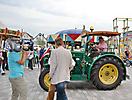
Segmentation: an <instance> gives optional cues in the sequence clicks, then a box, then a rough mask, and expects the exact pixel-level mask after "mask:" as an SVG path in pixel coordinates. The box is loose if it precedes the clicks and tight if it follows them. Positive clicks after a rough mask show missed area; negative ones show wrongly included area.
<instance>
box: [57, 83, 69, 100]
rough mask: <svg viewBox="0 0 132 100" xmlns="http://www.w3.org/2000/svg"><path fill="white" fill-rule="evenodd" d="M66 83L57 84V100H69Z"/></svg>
mask: <svg viewBox="0 0 132 100" xmlns="http://www.w3.org/2000/svg"><path fill="white" fill-rule="evenodd" d="M65 84H66V82H61V83H58V84H56V92H57V99H56V100H68V98H67V96H66V92H65Z"/></svg>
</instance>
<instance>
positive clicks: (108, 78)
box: [99, 64, 118, 85]
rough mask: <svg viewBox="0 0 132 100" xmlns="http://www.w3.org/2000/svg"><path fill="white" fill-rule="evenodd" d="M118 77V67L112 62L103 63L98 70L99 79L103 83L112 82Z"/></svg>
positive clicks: (108, 83)
mask: <svg viewBox="0 0 132 100" xmlns="http://www.w3.org/2000/svg"><path fill="white" fill-rule="evenodd" d="M117 78H118V69H117V67H116V66H115V65H114V64H105V65H103V66H102V67H101V68H100V70H99V79H100V81H101V82H102V83H103V84H107V85H110V84H113V83H114V82H115V81H116V80H117Z"/></svg>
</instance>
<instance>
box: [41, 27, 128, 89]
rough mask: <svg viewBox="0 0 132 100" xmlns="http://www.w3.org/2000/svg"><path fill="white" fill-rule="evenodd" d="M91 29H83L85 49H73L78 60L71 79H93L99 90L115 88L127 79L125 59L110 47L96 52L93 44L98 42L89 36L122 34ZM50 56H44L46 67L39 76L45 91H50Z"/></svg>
mask: <svg viewBox="0 0 132 100" xmlns="http://www.w3.org/2000/svg"><path fill="white" fill-rule="evenodd" d="M91 30H92V31H91V32H88V31H86V30H85V27H84V28H83V30H82V38H87V41H86V42H85V50H82V51H74V50H73V51H71V53H72V57H73V59H74V61H75V62H76V65H75V66H74V69H73V70H72V71H71V80H84V81H92V83H93V85H94V86H95V87H96V88H97V89H99V90H112V89H115V88H116V87H117V86H119V85H120V84H121V82H122V81H123V80H126V67H125V65H124V63H123V61H122V60H121V59H120V57H119V56H117V55H116V54H115V52H110V51H109V48H108V50H107V52H99V53H95V52H96V51H97V50H96V49H95V48H94V46H93V45H95V44H96V43H90V41H88V38H89V37H90V36H106V37H112V36H119V37H120V35H121V34H120V33H118V32H110V31H93V29H92V28H91ZM119 39H120V38H119ZM119 42H120V40H119ZM108 47H109V46H108ZM119 52H120V47H119ZM49 57H50V55H46V56H45V57H44V58H43V62H44V69H43V71H42V72H41V73H40V76H39V84H40V86H41V87H42V88H43V89H44V90H45V91H48V89H49V86H50V76H49V69H50V65H49V64H48V59H49Z"/></svg>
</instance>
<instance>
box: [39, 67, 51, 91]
mask: <svg viewBox="0 0 132 100" xmlns="http://www.w3.org/2000/svg"><path fill="white" fill-rule="evenodd" d="M50 80H51V78H50V76H49V70H47V69H44V70H43V71H42V72H41V74H40V76H39V84H40V86H41V87H42V88H43V89H44V90H45V91H47V92H48V90H49V86H50Z"/></svg>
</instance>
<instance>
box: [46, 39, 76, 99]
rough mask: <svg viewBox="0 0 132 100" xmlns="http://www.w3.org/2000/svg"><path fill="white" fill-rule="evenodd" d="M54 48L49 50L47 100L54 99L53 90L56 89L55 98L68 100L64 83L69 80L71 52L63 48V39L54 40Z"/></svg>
mask: <svg viewBox="0 0 132 100" xmlns="http://www.w3.org/2000/svg"><path fill="white" fill-rule="evenodd" d="M55 46H56V49H54V50H52V51H51V56H50V72H49V75H50V77H51V85H50V88H49V92H48V97H47V100H53V99H54V92H55V90H56V91H57V95H56V98H57V99H56V100H68V98H67V95H66V92H65V85H66V83H67V82H69V81H70V71H71V70H72V69H73V67H74V65H73V63H72V62H73V60H72V55H71V52H70V51H69V50H67V49H65V48H64V47H63V46H64V43H63V40H62V39H61V38H57V39H56V40H55Z"/></svg>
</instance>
